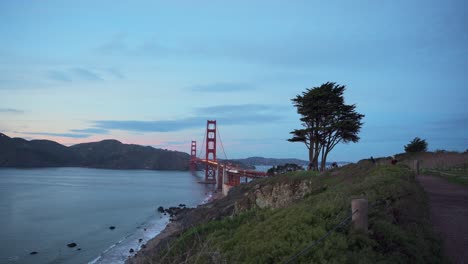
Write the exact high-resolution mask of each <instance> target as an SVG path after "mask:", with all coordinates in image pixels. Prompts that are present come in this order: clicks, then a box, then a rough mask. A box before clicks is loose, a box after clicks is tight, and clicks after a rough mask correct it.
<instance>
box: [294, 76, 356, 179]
mask: <svg viewBox="0 0 468 264" xmlns="http://www.w3.org/2000/svg"><path fill="white" fill-rule="evenodd" d="M345 88H346V87H345V86H344V85H338V84H336V83H333V82H327V83H324V84H322V85H321V86H319V87H314V88H312V89H307V90H306V91H305V92H303V93H302V94H301V95H297V96H296V97H295V98H293V99H292V101H293V103H294V106H295V107H296V108H297V113H298V114H300V115H301V118H300V120H301V122H302V125H303V126H304V128H303V129H295V130H293V131H292V132H291V134H292V135H293V137H292V138H291V139H288V141H291V142H303V143H304V144H305V145H306V147H307V148H308V150H309V162H310V168H311V169H314V170H319V156H320V159H321V160H320V171H324V170H325V167H326V163H327V156H328V154H329V153H330V151H331V150H332V149H333V148H334V147H335V146H336V145H337V144H338V143H340V142H344V143H348V142H357V141H359V137H358V133H359V131H360V130H361V126H362V122H361V119H362V118H363V117H364V115H362V114H359V113H358V112H356V111H355V109H356V105H347V104H345V103H344V97H343V93H344V91H345Z"/></svg>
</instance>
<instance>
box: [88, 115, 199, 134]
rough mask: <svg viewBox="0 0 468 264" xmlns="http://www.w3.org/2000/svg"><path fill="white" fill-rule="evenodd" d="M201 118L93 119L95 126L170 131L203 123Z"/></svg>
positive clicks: (141, 130) (129, 129)
mask: <svg viewBox="0 0 468 264" xmlns="http://www.w3.org/2000/svg"><path fill="white" fill-rule="evenodd" d="M203 120H204V119H203V118H198V117H195V118H185V119H180V120H163V121H139V120H98V121H93V125H94V126H95V127H99V128H102V129H115V130H125V131H138V132H171V131H179V130H183V129H188V128H192V127H198V126H200V125H201V124H203Z"/></svg>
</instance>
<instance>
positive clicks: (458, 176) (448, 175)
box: [422, 166, 468, 185]
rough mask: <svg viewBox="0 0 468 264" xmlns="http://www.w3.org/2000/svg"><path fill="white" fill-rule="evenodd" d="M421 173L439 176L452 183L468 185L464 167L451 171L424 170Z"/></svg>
mask: <svg viewBox="0 0 468 264" xmlns="http://www.w3.org/2000/svg"><path fill="white" fill-rule="evenodd" d="M422 173H423V174H426V175H434V176H439V177H442V178H444V179H447V180H448V181H450V182H453V183H457V184H463V185H468V168H467V167H466V166H465V167H459V168H452V169H424V170H422Z"/></svg>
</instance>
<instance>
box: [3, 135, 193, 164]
mask: <svg viewBox="0 0 468 264" xmlns="http://www.w3.org/2000/svg"><path fill="white" fill-rule="evenodd" d="M188 164H189V155H188V154H187V153H183V152H177V151H169V150H163V149H155V148H153V147H145V146H139V145H133V144H123V143H121V142H119V141H117V140H103V141H100V142H92V143H83V144H77V145H73V146H71V147H67V146H64V145H61V144H59V143H57V142H54V141H50V140H30V141H28V140H25V139H22V138H10V137H8V136H6V135H4V134H1V133H0V167H19V168H32V167H71V166H73V167H90V168H106V169H150V170H188Z"/></svg>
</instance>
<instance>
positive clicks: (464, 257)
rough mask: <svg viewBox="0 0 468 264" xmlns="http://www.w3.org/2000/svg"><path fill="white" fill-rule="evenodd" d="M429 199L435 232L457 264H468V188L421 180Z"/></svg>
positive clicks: (434, 178) (446, 251) (427, 179)
mask: <svg viewBox="0 0 468 264" xmlns="http://www.w3.org/2000/svg"><path fill="white" fill-rule="evenodd" d="M417 179H418V181H419V183H420V184H421V186H422V187H423V188H424V190H425V191H426V193H427V195H428V197H429V207H430V212H431V220H432V223H433V225H434V230H435V231H436V232H437V233H438V234H439V235H440V237H441V238H442V240H443V244H444V250H445V254H446V255H447V256H448V257H450V259H451V260H452V262H453V263H454V264H461V263H463V264H468V188H467V187H466V186H463V185H457V184H454V183H450V182H448V181H447V180H444V179H442V178H440V177H435V176H423V175H421V176H418V177H417Z"/></svg>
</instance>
